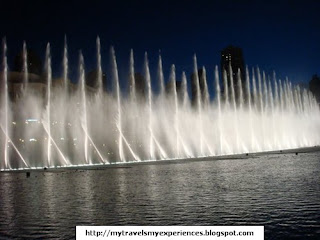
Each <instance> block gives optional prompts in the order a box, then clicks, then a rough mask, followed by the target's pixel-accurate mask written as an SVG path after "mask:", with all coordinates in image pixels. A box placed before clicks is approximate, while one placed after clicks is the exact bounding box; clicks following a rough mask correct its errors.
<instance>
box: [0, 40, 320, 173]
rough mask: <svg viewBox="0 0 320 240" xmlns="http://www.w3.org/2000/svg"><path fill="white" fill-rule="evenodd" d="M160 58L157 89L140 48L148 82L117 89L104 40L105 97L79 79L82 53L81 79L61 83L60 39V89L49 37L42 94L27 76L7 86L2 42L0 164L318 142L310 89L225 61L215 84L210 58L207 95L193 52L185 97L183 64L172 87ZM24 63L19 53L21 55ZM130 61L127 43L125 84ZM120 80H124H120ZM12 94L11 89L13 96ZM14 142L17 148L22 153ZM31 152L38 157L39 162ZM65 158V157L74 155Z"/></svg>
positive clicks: (118, 159)
mask: <svg viewBox="0 0 320 240" xmlns="http://www.w3.org/2000/svg"><path fill="white" fill-rule="evenodd" d="M96 43H97V52H96V53H97V68H98V71H100V70H99V69H101V68H102V67H101V61H100V57H101V56H100V55H101V54H102V53H100V50H99V49H100V46H99V45H100V44H99V39H97V42H96ZM159 60H160V61H159V63H158V78H159V82H160V92H159V94H158V97H156V95H155V94H154V93H153V90H152V84H151V77H150V70H149V63H148V58H147V55H146V56H145V63H144V69H145V85H144V86H145V88H143V89H139V88H136V87H133V88H131V89H130V88H128V90H129V91H130V92H129V94H130V95H129V96H128V97H123V98H122V97H121V95H122V94H121V92H120V86H119V84H120V79H119V76H118V67H117V63H116V58H115V53H114V50H113V49H111V63H112V64H111V65H112V79H113V93H114V97H112V96H111V93H109V92H104V91H102V92H101V93H100V94H101V96H102V97H101V98H97V96H98V94H97V92H98V91H101V88H100V89H97V91H95V90H94V89H93V88H90V87H88V86H86V81H85V70H84V60H83V56H82V55H80V57H79V84H78V85H79V87H78V88H75V87H74V85H73V84H70V83H69V85H68V83H67V78H68V77H67V75H68V57H67V44H66V42H65V47H64V52H63V80H64V81H63V82H64V85H68V86H69V87H70V89H69V90H66V91H65V89H61V88H59V86H58V87H56V86H57V85H56V84H53V83H58V81H57V82H55V81H54V80H53V79H52V70H51V55H50V45H49V44H48V46H47V49H46V63H45V75H44V77H45V79H46V82H47V84H46V85H47V88H45V87H44V88H42V89H43V93H44V94H39V91H38V92H37V91H34V90H35V89H37V88H34V87H38V86H37V85H36V84H29V86H28V87H29V90H30V91H27V92H25V94H23V95H22V94H19V93H20V88H19V87H17V86H16V84H17V83H14V84H15V85H11V83H12V82H11V80H10V79H9V76H10V75H9V76H7V74H8V66H7V63H6V61H7V60H6V46H5V44H4V57H3V71H2V73H1V76H0V77H1V83H2V87H1V91H2V93H3V94H2V95H1V126H0V128H1V129H0V131H2V132H3V134H2V135H1V145H2V149H1V154H2V155H3V161H2V162H1V167H2V168H5V169H7V170H8V169H12V168H17V167H21V166H26V167H39V166H40V164H41V166H43V167H44V166H48V167H58V166H60V167H61V166H71V165H72V164H74V165H78V164H79V165H83V164H84V165H89V164H97V163H99V164H100V163H103V164H106V163H110V162H108V159H109V157H110V160H111V161H112V163H123V162H129V161H140V157H141V159H142V160H149V159H152V160H158V159H166V158H172V159H175V158H185V157H189V156H192V157H200V156H212V155H221V154H236V153H247V152H248V149H249V150H250V152H257V151H261V150H266V149H268V150H279V149H283V148H296V147H304V146H314V145H318V144H320V136H318V134H317V132H318V131H319V129H320V124H319V122H320V111H319V107H318V105H317V103H316V100H315V98H314V97H313V96H312V94H311V93H310V92H308V91H307V90H304V91H303V92H302V90H301V89H300V88H299V87H295V86H293V85H292V83H290V82H289V81H288V80H286V81H284V82H280V81H279V83H278V81H277V79H276V77H275V76H274V79H273V81H274V83H273V85H272V81H270V78H269V77H268V78H266V76H265V74H264V73H262V72H261V73H260V70H258V69H257V71H256V72H253V73H252V76H249V73H248V68H246V78H245V79H241V78H240V76H239V75H240V72H239V71H238V72H237V74H236V75H234V73H233V71H232V70H233V69H232V68H231V69H230V68H229V69H227V70H228V74H227V72H226V71H223V72H222V77H223V83H224V93H222V92H221V88H222V87H221V86H222V85H221V83H220V81H219V80H220V79H219V77H220V75H219V71H218V67H215V70H214V77H215V79H214V80H215V84H214V85H215V96H216V98H215V100H214V101H209V100H208V97H209V94H206V92H207V91H208V90H206V89H208V86H206V84H207V81H206V74H205V70H204V69H202V72H201V70H200V71H199V72H198V68H197V59H196V57H195V56H194V58H193V67H194V69H193V70H194V75H193V76H192V80H193V81H194V82H193V83H192V87H193V89H192V90H193V97H194V98H193V100H194V102H193V106H192V105H191V104H190V101H189V97H188V91H187V78H186V75H185V73H184V72H183V73H182V81H181V85H179V86H178V85H177V84H178V83H179V82H178V81H176V71H175V70H176V69H175V67H174V66H172V68H171V74H170V83H169V84H170V85H171V86H172V88H171V89H170V90H171V91H170V90H169V89H167V88H165V86H164V83H161V82H162V81H163V70H162V60H161V57H160V59H159ZM26 62H27V61H26V60H24V64H25V63H26ZM69 66H71V65H69ZM134 68H135V66H134V59H133V51H131V53H130V68H129V81H127V82H128V84H129V85H131V86H132V85H135V80H137V79H138V78H137V79H134V76H135V75H134ZM70 72H72V71H70ZM101 72H102V69H101ZM201 74H202V75H201ZM21 76H23V75H22V74H21ZM159 76H161V77H159ZM200 76H201V79H200V80H199V78H200ZM235 76H236V78H235ZM255 76H258V81H259V79H260V81H259V82H258V81H257V80H256V77H255ZM261 76H262V78H261ZM34 77H36V76H34V75H31V74H30V75H29V78H31V79H32V80H33V78H34ZM130 78H131V79H130ZM24 79H26V78H24ZM160 79H162V80H161V81H160ZM126 80H128V79H125V80H124V81H126ZM139 80H142V78H141V79H139ZM234 80H235V81H234ZM251 81H252V82H251ZM257 82H258V84H257ZM137 83H138V80H137ZM251 83H252V85H251ZM244 84H245V85H244ZM141 85H143V84H141ZM161 85H162V87H161ZM209 85H210V84H209ZM20 86H21V87H23V86H24V82H22V83H20ZM41 86H42V85H41ZM139 86H140V82H139ZM168 86H169V85H168ZM137 87H138V85H137ZM251 87H252V89H251ZM257 87H259V92H258V91H257ZM273 88H274V89H273ZM161 89H162V90H161ZM18 90H19V91H18ZM135 90H137V91H138V90H139V93H140V94H141V95H139V96H141V98H140V99H139V101H133V100H132V96H134V95H136V94H137V93H138V92H135ZM140 90H141V91H140ZM167 90H168V91H167ZM251 91H252V93H251ZM208 92H209V91H208ZM194 93H195V94H194ZM45 95H46V97H45ZM9 96H13V98H12V101H11V100H10V98H9ZM136 97H138V95H137V96H136ZM144 97H145V101H143V99H144ZM206 99H207V100H208V101H207V100H206ZM223 100H224V101H223ZM11 109H12V110H11ZM21 109H22V111H21ZM24 110H25V111H24ZM74 110H76V111H74ZM41 123H42V125H43V127H42V125H41ZM192 129H194V130H193V131H192ZM64 134H65V135H64ZM226 136H228V138H226ZM226 140H227V141H226ZM15 144H16V145H15ZM59 147H60V148H61V150H60V148H59ZM19 149H23V151H22V152H21V153H20V152H19ZM190 153H191V154H190ZM42 154H44V156H43V157H41V155H42ZM105 156H108V158H105ZM24 158H26V159H27V161H25V160H24ZM20 159H21V160H20ZM38 159H41V160H42V159H44V160H43V162H41V163H40V162H39V160H38ZM69 159H72V164H71V163H70V162H69ZM57 160H58V161H57ZM99 161H100V162H99ZM22 162H23V163H22ZM2 170H3V169H2Z"/></svg>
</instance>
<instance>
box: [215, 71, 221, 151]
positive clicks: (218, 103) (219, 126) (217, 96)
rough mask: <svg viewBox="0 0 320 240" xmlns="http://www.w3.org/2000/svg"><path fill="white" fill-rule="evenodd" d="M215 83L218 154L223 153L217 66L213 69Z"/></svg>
mask: <svg viewBox="0 0 320 240" xmlns="http://www.w3.org/2000/svg"><path fill="white" fill-rule="evenodd" d="M214 73H215V82H216V99H217V105H218V130H219V146H220V154H222V153H223V150H222V138H223V136H222V124H221V89H220V80H219V70H218V66H216V67H215V71H214Z"/></svg>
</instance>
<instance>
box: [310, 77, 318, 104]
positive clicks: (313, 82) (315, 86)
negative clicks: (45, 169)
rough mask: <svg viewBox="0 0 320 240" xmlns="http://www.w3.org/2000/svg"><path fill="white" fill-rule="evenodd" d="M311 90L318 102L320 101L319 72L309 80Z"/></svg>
mask: <svg viewBox="0 0 320 240" xmlns="http://www.w3.org/2000/svg"><path fill="white" fill-rule="evenodd" d="M309 90H310V91H311V92H312V94H313V95H314V96H315V98H316V99H317V102H318V103H320V77H319V76H318V75H317V74H315V75H313V76H312V79H311V80H310V82H309Z"/></svg>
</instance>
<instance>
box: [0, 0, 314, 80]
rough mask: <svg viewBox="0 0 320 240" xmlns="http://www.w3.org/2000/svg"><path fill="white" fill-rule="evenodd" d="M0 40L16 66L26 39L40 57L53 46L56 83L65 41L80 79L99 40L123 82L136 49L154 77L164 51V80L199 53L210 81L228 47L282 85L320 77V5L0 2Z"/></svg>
mask: <svg viewBox="0 0 320 240" xmlns="http://www.w3.org/2000/svg"><path fill="white" fill-rule="evenodd" d="M209 2H210V3H209ZM0 33H1V34H0V36H2V37H4V36H6V37H7V43H8V53H9V60H11V61H12V59H13V57H14V56H15V54H16V53H17V52H19V51H20V50H21V48H22V41H23V40H26V41H27V44H28V47H29V48H32V49H34V50H35V51H36V52H37V53H38V54H39V55H40V56H41V57H44V53H45V46H46V43H47V42H50V43H51V46H52V57H53V64H54V65H53V69H54V72H55V75H56V76H57V75H59V74H60V72H61V57H62V48H63V39H64V34H66V35H67V38H68V45H69V54H70V62H71V67H72V68H73V72H72V74H73V75H76V74H77V68H76V66H77V57H78V50H79V49H82V50H83V53H84V57H85V62H86V70H87V71H88V70H91V69H93V68H94V65H95V62H96V60H95V39H96V36H97V35H99V36H100V38H101V44H102V51H103V53H102V61H103V65H104V69H105V71H106V72H107V73H108V71H109V70H108V66H109V49H110V46H111V45H113V46H114V47H115V50H116V54H117V60H118V65H119V72H120V76H123V77H125V76H126V75H127V72H128V70H127V69H128V61H129V51H130V48H133V49H134V51H135V60H136V69H137V70H138V71H141V69H142V63H143V56H144V52H145V51H147V52H148V54H149V61H150V65H151V71H152V72H153V75H154V73H155V72H156V62H157V58H158V51H159V49H161V52H162V56H163V61H164V70H165V75H166V76H168V74H169V67H170V65H171V64H173V63H174V64H176V68H177V76H180V75H181V71H182V70H185V71H186V72H187V74H188V76H189V74H190V72H191V71H192V56H193V54H194V53H196V54H197V56H198V63H199V65H200V66H201V65H204V66H205V67H206V68H207V72H208V79H209V80H213V68H214V66H215V65H216V64H219V63H220V51H221V49H222V48H224V47H226V46H227V45H229V44H232V45H236V46H239V47H241V48H242V49H243V52H244V57H245V62H246V64H248V65H249V66H250V67H253V66H257V65H258V66H259V67H260V68H261V69H263V70H265V71H266V72H268V73H270V72H271V71H273V70H275V71H276V72H277V75H278V76H279V77H280V78H284V77H285V76H288V77H289V79H290V80H291V81H293V82H307V81H309V80H310V79H311V77H312V75H313V74H315V73H318V74H320V71H319V70H320V56H319V55H320V44H319V43H320V2H319V1H308V0H305V1H265V2H263V1H217V2H216V1H200V0H197V1H165V0H163V1H137V0H136V1H120V0H114V1H95V0H91V1H65V2H64V1H31V0H29V1H20V2H19V1H15V0H11V1H8V2H7V3H4V2H2V3H1V14H0ZM9 64H10V62H9ZM10 65H11V64H10ZM154 81H155V79H154ZM123 85H124V84H123ZM210 85H211V86H212V83H210ZM210 85H209V86H210Z"/></svg>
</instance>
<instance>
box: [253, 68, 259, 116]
mask: <svg viewBox="0 0 320 240" xmlns="http://www.w3.org/2000/svg"><path fill="white" fill-rule="evenodd" d="M252 89H253V103H254V110H255V111H257V110H258V92H257V81H256V76H255V72H254V68H252Z"/></svg>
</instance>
